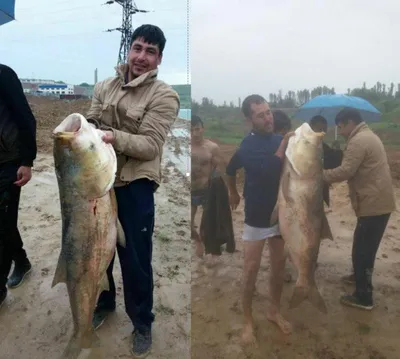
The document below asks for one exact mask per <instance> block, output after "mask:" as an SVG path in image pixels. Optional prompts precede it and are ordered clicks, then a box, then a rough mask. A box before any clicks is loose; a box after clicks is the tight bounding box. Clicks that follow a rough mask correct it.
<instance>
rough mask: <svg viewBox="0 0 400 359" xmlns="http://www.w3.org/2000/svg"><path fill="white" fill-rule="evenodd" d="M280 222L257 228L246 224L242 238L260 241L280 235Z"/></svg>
mask: <svg viewBox="0 0 400 359" xmlns="http://www.w3.org/2000/svg"><path fill="white" fill-rule="evenodd" d="M280 235H281V232H280V231H279V224H275V226H272V227H269V228H257V227H252V226H249V225H247V224H246V223H245V224H244V227H243V235H242V239H243V240H244V241H259V240H262V239H266V238H271V237H277V236H280Z"/></svg>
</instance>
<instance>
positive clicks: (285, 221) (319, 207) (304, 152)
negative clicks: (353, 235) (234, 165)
mask: <svg viewBox="0 0 400 359" xmlns="http://www.w3.org/2000/svg"><path fill="white" fill-rule="evenodd" d="M324 135H325V134H324V133H316V132H314V131H313V130H312V129H311V127H310V126H309V125H308V124H307V123H303V124H302V125H301V126H300V127H298V128H297V129H296V131H295V135H294V136H292V137H291V138H290V139H289V143H288V146H287V149H286V152H285V155H286V156H285V157H286V158H285V162H284V166H283V170H282V175H281V182H280V187H279V195H278V201H277V206H276V210H275V211H274V214H273V217H272V222H275V221H276V220H278V223H279V228H280V231H281V235H282V237H283V240H284V241H285V247H286V250H287V251H288V252H289V255H290V257H291V259H292V262H293V264H294V266H295V267H296V270H297V273H298V277H297V281H296V285H295V288H294V292H293V295H292V298H291V300H290V308H295V307H297V306H298V305H299V304H300V303H301V302H303V301H304V300H306V299H308V300H309V301H310V302H311V303H312V304H313V305H314V306H316V307H317V308H318V309H319V310H320V311H321V312H323V313H326V312H327V308H326V305H325V302H324V299H323V298H322V296H321V294H320V292H319V290H318V288H317V286H316V282H315V277H314V272H315V267H316V263H317V258H318V253H319V247H320V242H321V239H323V238H326V239H328V238H329V239H333V236H332V233H331V230H330V227H329V223H328V220H327V218H326V216H325V211H324V204H323V181H322V171H323V154H322V140H323V137H324Z"/></svg>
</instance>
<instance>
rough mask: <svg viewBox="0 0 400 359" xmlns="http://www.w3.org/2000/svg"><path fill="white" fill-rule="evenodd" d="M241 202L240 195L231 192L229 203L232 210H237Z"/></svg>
mask: <svg viewBox="0 0 400 359" xmlns="http://www.w3.org/2000/svg"><path fill="white" fill-rule="evenodd" d="M239 203H240V196H239V193H237V192H233V193H232V192H229V204H230V205H231V208H232V210H235V209H236V208H237V206H238V205H239Z"/></svg>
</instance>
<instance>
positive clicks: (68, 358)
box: [59, 329, 100, 359]
mask: <svg viewBox="0 0 400 359" xmlns="http://www.w3.org/2000/svg"><path fill="white" fill-rule="evenodd" d="M98 347H100V339H99V337H98V336H97V334H96V333H95V332H94V329H91V330H90V331H89V332H88V333H87V334H86V335H84V336H83V337H82V338H79V337H78V336H77V335H74V336H73V337H72V338H71V339H70V341H69V342H68V345H67V347H66V348H65V350H64V352H63V354H62V356H61V357H60V358H59V359H77V358H78V357H79V354H80V353H81V351H82V349H90V348H98Z"/></svg>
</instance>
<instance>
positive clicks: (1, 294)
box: [0, 289, 7, 308]
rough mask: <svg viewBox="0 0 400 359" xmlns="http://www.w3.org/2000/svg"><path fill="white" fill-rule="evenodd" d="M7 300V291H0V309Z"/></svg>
mask: <svg viewBox="0 0 400 359" xmlns="http://www.w3.org/2000/svg"><path fill="white" fill-rule="evenodd" d="M6 298H7V289H3V290H1V291H0V308H1V307H2V305H3V304H4V302H5V301H6Z"/></svg>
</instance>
